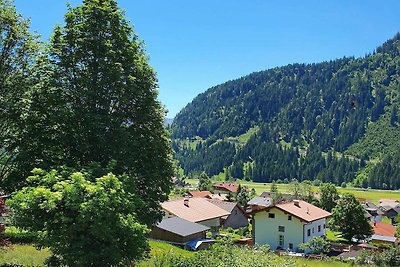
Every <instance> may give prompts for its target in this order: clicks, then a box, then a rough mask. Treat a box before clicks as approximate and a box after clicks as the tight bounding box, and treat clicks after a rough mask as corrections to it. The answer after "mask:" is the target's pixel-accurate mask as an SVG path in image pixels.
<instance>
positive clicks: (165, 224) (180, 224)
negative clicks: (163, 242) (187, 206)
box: [156, 217, 210, 236]
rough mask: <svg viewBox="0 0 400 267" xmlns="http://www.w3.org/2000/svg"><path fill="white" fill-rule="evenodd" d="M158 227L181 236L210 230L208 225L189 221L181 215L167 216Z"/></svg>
mask: <svg viewBox="0 0 400 267" xmlns="http://www.w3.org/2000/svg"><path fill="white" fill-rule="evenodd" d="M156 227H158V228H160V229H163V230H166V231H168V232H171V233H174V234H177V235H180V236H189V235H192V234H196V233H200V232H204V231H208V230H210V228H209V227H207V226H204V225H201V224H198V223H193V222H189V221H187V220H185V219H182V218H179V217H172V218H165V219H163V220H162V221H161V222H159V223H157V225H156Z"/></svg>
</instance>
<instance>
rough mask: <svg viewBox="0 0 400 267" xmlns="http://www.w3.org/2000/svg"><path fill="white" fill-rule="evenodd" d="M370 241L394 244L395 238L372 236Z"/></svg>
mask: <svg viewBox="0 0 400 267" xmlns="http://www.w3.org/2000/svg"><path fill="white" fill-rule="evenodd" d="M371 239H372V240H378V241H386V242H391V243H395V242H396V240H397V238H396V237H394V236H384V235H372V236H371Z"/></svg>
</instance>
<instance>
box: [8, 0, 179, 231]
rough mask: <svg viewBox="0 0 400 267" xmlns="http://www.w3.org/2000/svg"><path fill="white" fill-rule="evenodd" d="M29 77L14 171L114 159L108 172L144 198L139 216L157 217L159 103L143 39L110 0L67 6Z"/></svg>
mask: <svg viewBox="0 0 400 267" xmlns="http://www.w3.org/2000/svg"><path fill="white" fill-rule="evenodd" d="M35 78H36V79H37V80H36V84H35V87H34V90H33V91H32V93H31V101H30V102H29V103H28V104H27V105H26V107H25V109H26V110H27V111H28V112H27V116H26V117H25V118H24V119H25V121H24V124H23V125H24V128H23V131H22V132H23V136H22V138H23V139H24V140H29V141H27V142H24V143H22V144H21V146H20V147H19V150H20V151H21V153H20V154H19V155H18V157H17V159H16V162H17V163H18V166H19V168H18V172H15V173H13V175H14V177H17V178H19V179H23V178H24V177H27V176H28V175H29V172H30V171H31V170H32V169H33V168H34V167H40V168H43V169H45V170H49V169H52V168H57V167H58V166H63V165H66V166H68V167H71V168H74V169H77V170H80V169H82V168H84V167H87V166H92V165H99V166H100V167H103V168H104V167H106V166H107V165H108V164H110V162H113V164H114V165H115V166H114V173H115V174H117V175H119V174H126V175H127V177H129V179H127V180H126V181H125V182H126V183H128V184H129V186H128V187H127V188H126V189H127V190H129V191H130V192H132V193H135V194H137V195H138V196H140V197H141V199H142V200H143V205H141V206H140V207H137V210H136V212H137V215H138V218H139V219H140V221H141V222H143V223H145V224H147V225H151V224H153V223H154V222H156V220H158V219H160V218H161V214H162V213H161V210H160V208H159V202H160V201H164V200H166V199H167V197H168V193H169V192H170V190H171V186H172V183H171V179H170V177H171V176H172V175H173V171H172V164H171V148H170V144H169V139H168V136H167V133H166V131H165V129H164V127H163V119H164V116H165V110H164V108H163V106H162V105H161V103H160V102H159V101H158V100H157V95H158V90H157V79H156V75H155V72H154V70H153V69H152V68H151V66H150V65H149V63H148V57H147V55H146V54H145V51H144V46H143V43H142V41H140V40H139V38H138V37H137V35H136V34H135V33H134V31H133V28H132V26H131V25H130V23H129V22H128V21H127V20H126V18H125V17H124V14H123V12H122V11H121V10H120V9H119V8H118V6H117V3H116V1H115V0H85V1H83V5H81V6H78V7H74V8H72V7H69V10H68V12H67V13H66V15H65V25H64V26H57V27H56V28H55V30H54V32H53V35H52V37H51V41H50V44H49V46H48V48H47V53H46V55H45V56H43V57H41V59H40V64H38V67H37V71H36V76H35ZM99 169H100V168H99ZM97 175H98V176H101V175H104V173H98V174H97Z"/></svg>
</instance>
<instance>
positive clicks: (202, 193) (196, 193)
mask: <svg viewBox="0 0 400 267" xmlns="http://www.w3.org/2000/svg"><path fill="white" fill-rule="evenodd" d="M188 194H189V195H191V196H192V197H211V195H212V194H211V192H210V191H191V192H189V193H188Z"/></svg>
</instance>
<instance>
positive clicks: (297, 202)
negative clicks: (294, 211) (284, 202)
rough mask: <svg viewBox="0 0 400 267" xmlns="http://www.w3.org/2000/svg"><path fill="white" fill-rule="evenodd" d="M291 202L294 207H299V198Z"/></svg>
mask: <svg viewBox="0 0 400 267" xmlns="http://www.w3.org/2000/svg"><path fill="white" fill-rule="evenodd" d="M293 203H294V205H295V206H296V207H299V208H300V200H297V199H295V200H293Z"/></svg>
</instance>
